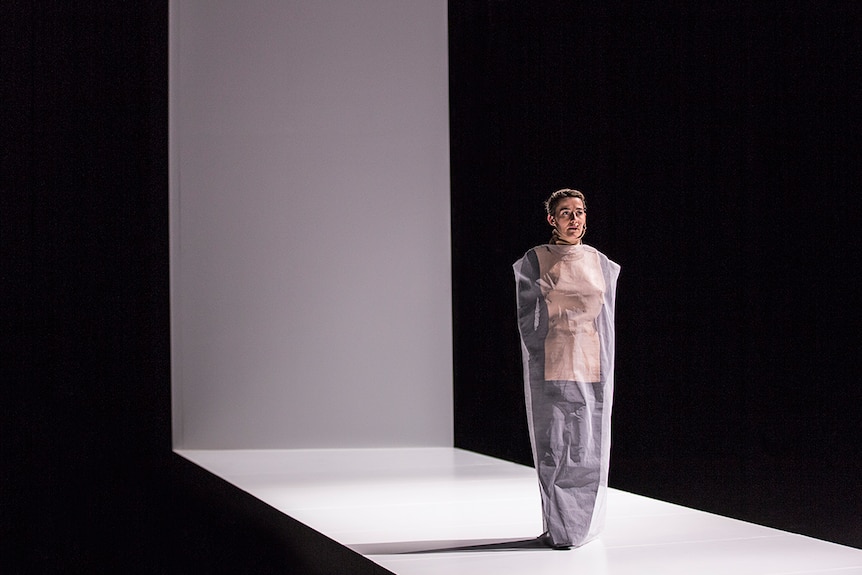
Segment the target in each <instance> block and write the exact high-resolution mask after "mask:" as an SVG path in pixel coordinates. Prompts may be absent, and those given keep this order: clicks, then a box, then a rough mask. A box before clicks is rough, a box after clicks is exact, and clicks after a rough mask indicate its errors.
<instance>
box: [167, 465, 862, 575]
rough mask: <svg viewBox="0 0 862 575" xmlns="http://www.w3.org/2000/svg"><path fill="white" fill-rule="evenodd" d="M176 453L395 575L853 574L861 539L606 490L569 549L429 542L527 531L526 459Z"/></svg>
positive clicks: (535, 496)
mask: <svg viewBox="0 0 862 575" xmlns="http://www.w3.org/2000/svg"><path fill="white" fill-rule="evenodd" d="M177 453H179V454H180V455H182V456H184V457H186V458H187V459H189V460H191V461H192V462H194V463H196V464H198V465H199V466H201V467H203V468H204V469H207V470H208V471H210V472H212V473H214V474H215V475H218V476H219V477H221V478H223V479H225V480H227V481H229V482H230V483H232V484H234V485H236V486H237V487H239V488H240V489H243V490H244V491H247V492H248V493H250V494H251V495H253V496H255V497H257V498H258V499H260V500H262V501H264V502H266V503H268V504H269V505H271V506H273V507H275V508H276V509H278V510H280V511H282V512H284V513H285V514H287V515H289V516H291V517H293V518H294V519H296V520H298V521H301V522H302V523H304V524H306V525H308V526H309V527H311V528H313V529H315V530H316V531H319V532H320V533H323V534H324V535H326V536H328V537H330V538H332V539H334V540H336V541H338V542H339V543H341V544H342V545H345V546H347V547H349V548H351V549H353V550H355V551H357V552H359V553H361V554H363V555H365V556H367V557H368V558H369V559H371V560H372V561H374V562H375V563H378V564H379V565H381V566H383V567H385V568H386V569H388V570H390V571H392V572H394V573H396V574H398V575H431V574H434V575H438V574H443V573H445V574H447V575H454V574H461V573H463V574H465V575H466V574H469V575H481V574H486V573H487V574H493V575H507V574H514V573H518V574H524V573H529V574H530V575H537V574H542V573H555V574H557V573H580V574H595V575H602V574H613V575H647V574H652V573H655V574H661V575H673V574H677V573H678V574H684V575H691V574H693V573H696V574H698V575H710V574H732V575H748V574H752V575H754V574H756V575H767V574H770V575H773V574H774V575H778V574H782V575H790V574H794V575H798V574H827V573H828V574H831V575H850V574H862V550H858V549H854V548H852V547H845V546H841V545H836V544H834V543H828V542H825V541H820V540H817V539H812V538H809V537H804V536H801V535H796V534H792V533H787V532H784V531H779V530H776V529H771V528H768V527H762V526H759V525H754V524H752V523H746V522H743V521H737V520H735V519H729V518H726V517H720V516H718V515H713V514H710V513H705V512H702V511H696V510H694V509H688V508H686V507H681V506H679V505H673V504H670V503H664V502H661V501H656V500H654V499H649V498H646V497H641V496H638V495H633V494H630V493H626V492H623V491H618V490H614V489H612V490H610V494H609V497H608V517H607V525H606V528H605V531H604V533H603V534H602V536H601V537H600V538H599V540H597V541H594V542H592V543H588V544H587V545H585V546H583V547H581V548H579V549H572V550H569V551H553V550H550V549H544V548H517V549H516V548H514V547H515V546H516V543H513V544H512V545H510V546H509V547H508V548H506V545H503V546H502V547H503V548H502V549H501V548H497V549H494V550H461V551H452V550H449V551H444V552H441V551H438V552H429V551H431V550H435V549H436V550H441V549H446V548H452V547H463V546H470V545H480V544H488V543H505V542H518V541H524V540H528V539H533V538H535V537H536V536H538V535H539V534H540V533H541V531H542V520H541V514H540V506H539V492H538V486H537V482H536V476H535V472H534V471H533V469H532V468H530V467H525V466H522V465H517V464H514V463H510V462H506V461H501V460H499V459H494V458H491V457H487V456H484V455H479V454H476V453H472V452H469V451H463V450H459V449H451V448H410V449H344V450H341V449H327V450H237V451H233V450H219V451H209V450H177ZM812 503H816V502H812Z"/></svg>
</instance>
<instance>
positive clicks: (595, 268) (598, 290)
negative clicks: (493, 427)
mask: <svg viewBox="0 0 862 575" xmlns="http://www.w3.org/2000/svg"><path fill="white" fill-rule="evenodd" d="M536 255H537V256H538V260H539V271H540V274H541V276H540V279H539V286H540V288H541V290H542V295H543V296H544V297H545V303H546V304H547V308H548V336H547V338H546V339H545V380H546V381H579V382H583V383H592V382H599V381H601V380H602V374H601V357H600V355H601V352H600V344H599V334H598V332H597V331H596V317H598V315H599V312H600V311H601V309H602V303H603V301H604V293H605V280H604V274H603V273H602V267H601V263H600V261H599V254H598V253H597V252H595V251H586V250H576V251H574V252H563V253H560V252H555V251H546V250H537V251H536Z"/></svg>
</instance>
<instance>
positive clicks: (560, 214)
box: [548, 198, 587, 244]
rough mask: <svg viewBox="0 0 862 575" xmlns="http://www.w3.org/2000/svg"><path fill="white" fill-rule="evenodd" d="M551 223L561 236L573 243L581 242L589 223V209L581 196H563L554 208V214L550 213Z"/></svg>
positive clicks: (549, 221)
mask: <svg viewBox="0 0 862 575" xmlns="http://www.w3.org/2000/svg"><path fill="white" fill-rule="evenodd" d="M548 223H549V224H551V225H552V226H553V227H554V229H556V230H557V233H558V234H560V237H561V238H563V239H564V240H566V241H567V242H569V243H571V244H579V243H581V236H583V235H584V229H585V227H586V225H587V210H586V208H584V202H583V200H581V198H563V199H562V201H560V203H559V204H557V207H556V208H555V209H554V214H553V215H550V214H549V215H548Z"/></svg>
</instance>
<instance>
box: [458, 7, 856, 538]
mask: <svg viewBox="0 0 862 575" xmlns="http://www.w3.org/2000/svg"><path fill="white" fill-rule="evenodd" d="M754 6H755V4H753V3H752V4H751V5H748V6H746V5H742V6H736V7H729V6H725V5H724V4H721V5H719V4H715V5H714V6H711V5H710V4H709V3H707V4H702V3H697V4H696V5H695V4H693V5H692V6H688V5H687V4H686V5H680V6H676V7H673V8H665V9H661V8H656V7H655V6H654V5H653V4H652V3H650V4H649V7H648V8H647V7H626V8H620V7H616V8H614V7H608V6H607V5H604V3H587V4H582V3H575V2H571V3H570V2H565V3H563V2H560V3H542V2H538V3H529V4H528V3H513V2H494V1H472V2H471V1H465V2H453V3H451V4H450V91H451V117H452V129H451V133H452V136H451V139H452V155H451V157H452V225H453V252H452V253H453V275H454V302H453V303H454V320H455V348H454V349H455V415H456V417H455V424H456V430H455V437H456V445H457V446H459V447H464V448H468V449H474V450H477V451H482V452H484V453H489V454H492V455H496V456H499V457H503V458H507V459H511V460H514V461H519V462H522V463H531V455H530V450H529V438H528V435H527V428H526V419H525V416H524V409H523V401H522V397H523V395H522V393H523V392H522V387H521V386H522V383H521V381H522V375H521V359H520V348H519V343H518V336H517V327H516V325H517V324H516V319H515V314H514V312H515V310H514V300H515V296H514V280H513V276H512V271H511V264H512V263H513V262H514V261H515V260H516V259H518V258H519V257H521V255H523V253H524V252H525V251H526V250H527V249H529V248H530V247H532V246H533V245H536V244H540V243H545V242H546V241H547V239H548V237H549V232H550V227H549V226H548V225H547V223H546V222H545V221H544V214H543V211H542V205H541V202H542V200H543V199H545V198H546V197H547V196H548V195H549V194H550V193H551V192H552V191H554V190H556V189H559V188H562V187H574V188H577V189H580V190H582V191H584V192H585V194H586V196H587V206H588V231H587V236H586V239H585V241H586V242H587V243H589V244H591V245H594V246H595V247H597V248H598V249H599V250H601V251H603V252H604V253H605V254H607V255H608V256H609V257H610V258H611V259H613V260H614V261H616V262H618V263H619V264H621V266H622V273H621V276H620V280H619V284H618V292H617V297H618V299H617V317H616V325H617V355H616V397H615V404H614V420H613V434H614V441H613V454H612V463H611V477H610V481H611V485H612V486H614V487H619V488H622V489H626V490H630V491H634V492H637V493H643V494H647V495H651V496H654V497H658V498H661V499H665V500H670V501H675V502H679V503H683V504H686V505H690V506H693V507H697V508H701V509H707V510H710V511H714V512H717V513H720V514H724V515H732V516H735V517H739V518H743V519H747V520H751V521H754V522H758V523H765V524H768V525H771V526H775V527H780V528H784V529H788V530H791V531H796V532H803V533H806V534H809V535H813V536H817V537H822V538H827V539H831V540H833V541H839V542H843V543H846V544H851V545H856V546H862V520H860V517H862V503H860V502H862V498H860V497H859V496H858V493H859V492H860V489H862V465H860V449H859V438H860V437H862V433H860V431H862V430H860V423H859V422H860V418H859V416H858V410H859V406H860V399H862V394H860V385H859V382H860V369H859V361H858V354H857V352H856V348H857V345H858V340H859V336H858V333H859V327H860V321H859V319H860V312H859V303H860V302H859V299H860V298H859V288H858V283H857V279H856V275H857V271H856V270H857V269H858V264H859V241H858V229H859V223H860V219H859V216H860V202H859V193H858V182H859V179H858V173H859V169H858V167H859V150H860V137H859V135H860V131H859V126H858V122H857V121H856V118H857V117H858V114H859V112H858V110H859V95H860V89H862V85H860V74H859V68H860V63H862V62H860V58H859V54H860V50H859V47H860V46H859V43H860V40H859V38H860V36H859V34H858V31H859V29H860V27H859V25H860V18H859V9H858V8H855V7H851V6H852V5H850V4H846V5H840V4H830V5H828V6H825V5H820V4H817V5H815V3H813V2H812V3H802V2H796V3H782V4H780V5H776V4H770V5H769V7H765V6H762V5H760V4H757V5H756V6H758V8H755V7H754ZM513 439H516V440H514V441H513Z"/></svg>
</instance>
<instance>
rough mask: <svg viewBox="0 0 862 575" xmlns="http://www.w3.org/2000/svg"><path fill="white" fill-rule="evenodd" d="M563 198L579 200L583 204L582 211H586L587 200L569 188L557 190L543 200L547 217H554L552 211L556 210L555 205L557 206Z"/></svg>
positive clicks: (578, 192) (581, 193)
mask: <svg viewBox="0 0 862 575" xmlns="http://www.w3.org/2000/svg"><path fill="white" fill-rule="evenodd" d="M563 198H580V200H581V201H582V202H584V209H587V198H585V197H584V193H583V192H580V191H578V190H572V189H570V188H563V189H562V190H557V191H556V192H554V193H553V194H551V197H550V198H548V199H547V200H545V211H546V212H548V215H549V216H553V215H554V211H555V210H556V209H557V204H559V203H560V202H561V201H562V200H563Z"/></svg>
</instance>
